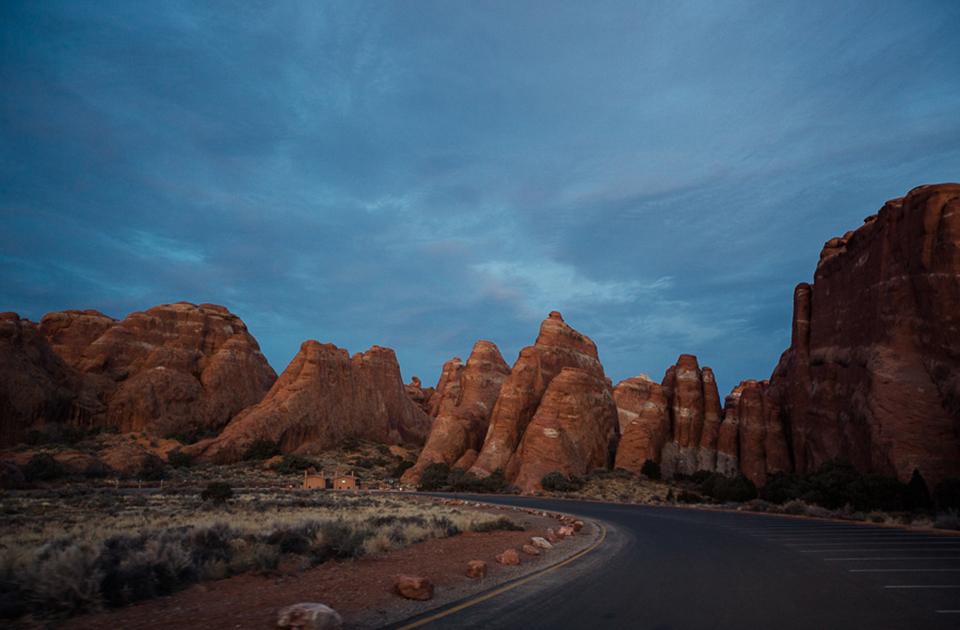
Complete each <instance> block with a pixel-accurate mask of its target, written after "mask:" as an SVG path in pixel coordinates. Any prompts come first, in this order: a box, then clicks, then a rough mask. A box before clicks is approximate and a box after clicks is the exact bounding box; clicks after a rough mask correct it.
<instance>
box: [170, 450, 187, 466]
mask: <svg viewBox="0 0 960 630" xmlns="http://www.w3.org/2000/svg"><path fill="white" fill-rule="evenodd" d="M167 463H168V464H170V465H171V466H173V467H174V468H189V467H190V465H191V464H193V458H192V457H190V456H189V455H187V454H186V453H184V452H183V451H181V450H179V449H177V450H171V451H170V452H168V453H167Z"/></svg>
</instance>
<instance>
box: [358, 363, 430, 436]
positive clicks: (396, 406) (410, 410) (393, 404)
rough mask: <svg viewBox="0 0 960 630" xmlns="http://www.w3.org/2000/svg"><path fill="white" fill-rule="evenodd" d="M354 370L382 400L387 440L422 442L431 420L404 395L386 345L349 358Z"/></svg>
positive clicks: (400, 378)
mask: <svg viewBox="0 0 960 630" xmlns="http://www.w3.org/2000/svg"><path fill="white" fill-rule="evenodd" d="M351 362H352V363H353V366H354V369H356V371H357V374H358V375H359V376H360V378H362V379H363V380H366V381H367V382H368V383H370V385H372V386H373V389H374V390H375V391H376V392H377V394H378V395H379V397H380V400H381V401H382V402H383V405H384V407H385V411H386V414H387V424H388V426H389V441H390V442H393V443H400V442H403V443H405V444H423V443H424V441H425V440H426V439H427V434H428V433H429V432H430V425H431V423H432V419H431V418H430V417H429V416H428V415H427V414H426V413H423V410H422V409H420V408H419V407H417V405H416V404H414V402H413V401H412V400H410V397H409V396H407V392H406V389H405V388H404V385H403V379H402V377H401V376H400V364H399V363H398V362H397V355H396V354H395V353H394V352H393V350H391V349H390V348H381V347H380V346H373V347H372V348H370V349H369V350H367V351H366V352H363V353H360V352H358V353H356V354H355V355H353V357H352V358H351Z"/></svg>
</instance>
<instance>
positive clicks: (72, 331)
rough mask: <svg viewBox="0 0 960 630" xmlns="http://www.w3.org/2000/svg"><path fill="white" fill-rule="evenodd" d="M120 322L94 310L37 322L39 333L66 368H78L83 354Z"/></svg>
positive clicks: (58, 314)
mask: <svg viewBox="0 0 960 630" xmlns="http://www.w3.org/2000/svg"><path fill="white" fill-rule="evenodd" d="M119 323H120V320H117V319H114V318H112V317H107V316H106V315H104V314H103V313H101V312H99V311H94V310H86V311H75V310H70V311H62V312H53V313H47V314H46V315H44V316H43V319H41V320H40V332H42V333H43V336H44V337H46V338H47V341H49V342H50V346H51V347H52V348H53V350H54V352H56V353H57V354H58V355H60V357H61V358H62V359H63V360H64V361H66V362H67V364H68V365H73V366H77V365H79V364H80V362H81V361H82V360H83V353H84V352H86V350H87V348H88V347H90V344H92V343H93V342H94V341H96V340H97V339H99V338H100V337H101V336H103V333H105V332H107V331H108V330H110V329H111V328H113V327H114V326H116V325H117V324H119Z"/></svg>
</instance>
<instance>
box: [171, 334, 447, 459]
mask: <svg viewBox="0 0 960 630" xmlns="http://www.w3.org/2000/svg"><path fill="white" fill-rule="evenodd" d="M430 421H431V419H430V417H429V416H427V414H426V413H424V411H423V410H422V409H420V407H418V406H417V405H416V404H415V403H414V402H413V401H412V400H410V398H409V397H408V396H407V395H406V391H405V389H404V384H403V381H402V380H401V376H400V368H399V366H398V365H397V359H396V356H395V355H394V353H393V351H392V350H390V349H389V348H380V347H378V346H374V347H373V348H371V349H370V350H368V351H367V352H364V353H359V352H358V353H357V354H355V355H354V356H353V357H352V358H351V357H350V355H349V354H348V352H347V351H346V350H344V349H342V348H338V347H336V346H335V345H333V344H321V343H319V342H317V341H312V340H311V341H305V342H303V344H302V345H301V346H300V352H298V353H297V356H295V357H294V358H293V360H292V361H291V362H290V365H288V366H287V369H285V370H284V371H283V373H282V374H281V375H280V378H278V379H277V382H276V383H275V384H274V386H273V388H272V389H271V390H270V392H269V393H268V394H267V395H266V397H265V398H264V399H263V400H262V401H261V402H260V403H259V404H257V405H254V406H253V407H250V408H248V409H245V410H244V411H243V412H242V413H240V414H238V415H237V416H236V417H235V418H234V419H233V420H232V421H231V422H230V424H229V425H227V427H226V429H224V431H223V433H221V434H220V435H219V436H218V437H217V438H215V439H213V440H206V441H202V442H198V443H197V444H193V445H191V446H188V447H185V448H184V449H183V450H184V452H186V453H187V454H189V455H193V456H199V457H201V458H202V459H206V460H209V461H212V462H214V463H220V464H224V463H233V462H236V461H238V460H240V459H241V458H242V457H243V454H244V452H245V451H246V449H247V448H248V447H249V446H250V445H251V444H252V443H253V442H254V441H255V440H258V439H269V440H274V441H275V442H277V443H278V444H279V445H280V449H281V450H282V451H283V452H284V453H294V452H296V453H297V454H301V455H312V454H316V453H319V452H320V451H323V450H326V449H329V448H332V447H333V446H335V445H336V444H337V443H338V442H340V441H341V440H342V439H344V438H346V437H356V438H360V439H364V440H370V441H373V442H390V441H392V442H399V441H401V440H411V441H413V442H418V441H419V443H421V444H422V443H423V439H424V438H425V436H426V433H427V432H428V430H429V426H430Z"/></svg>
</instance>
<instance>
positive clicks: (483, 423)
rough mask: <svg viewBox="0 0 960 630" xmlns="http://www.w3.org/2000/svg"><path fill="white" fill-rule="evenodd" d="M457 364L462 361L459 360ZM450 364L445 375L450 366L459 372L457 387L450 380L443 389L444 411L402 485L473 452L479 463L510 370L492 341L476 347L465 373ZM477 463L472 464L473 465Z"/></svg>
mask: <svg viewBox="0 0 960 630" xmlns="http://www.w3.org/2000/svg"><path fill="white" fill-rule="evenodd" d="M455 361H457V362H459V359H455ZM451 363H452V362H450V361H448V362H447V366H444V374H447V373H448V366H449V373H453V372H454V371H458V372H459V379H458V380H459V383H458V385H457V387H454V386H453V385H452V383H453V382H454V381H453V380H452V378H451V379H450V380H448V385H447V386H446V387H444V398H445V400H444V402H441V404H440V405H438V407H439V408H440V409H442V411H441V412H440V415H439V416H437V419H436V420H435V421H434V423H433V427H432V428H431V429H430V436H429V437H428V438H427V443H426V445H425V446H424V447H423V451H421V453H420V457H419V459H417V463H416V465H415V466H413V468H410V469H408V470H407V471H406V472H405V473H404V474H403V477H402V478H401V481H402V482H403V483H407V484H410V483H416V482H417V481H419V480H420V476H421V475H422V474H423V471H424V470H426V468H427V466H429V465H430V464H433V463H437V462H442V463H444V464H447V465H448V466H453V465H455V464H457V463H459V461H458V460H460V458H462V457H463V456H464V455H465V454H466V453H467V452H468V451H471V450H472V451H474V456H473V460H474V461H476V452H477V451H478V450H479V449H480V447H481V446H483V438H484V436H485V435H486V434H487V427H488V426H489V425H490V415H491V414H492V413H493V408H494V405H496V402H497V397H498V396H499V395H500V387H501V386H502V385H503V382H504V380H506V378H507V376H508V375H509V374H510V367H509V366H508V365H507V363H506V361H504V360H503V357H502V356H501V355H500V350H499V349H498V348H497V346H496V345H494V344H493V343H491V342H489V341H478V342H477V343H476V344H474V346H473V351H472V352H471V353H470V358H469V359H467V364H466V367H465V368H463V369H462V370H460V369H459V368H458V367H456V364H453V365H451ZM460 365H462V364H460ZM442 380H443V378H442V377H441V381H442ZM453 391H456V393H457V394H458V395H457V397H456V400H453V399H452V395H451V394H452V393H453ZM474 461H471V462H470V466H472V465H473V463H474ZM465 463H466V462H463V464H465ZM463 464H461V465H463ZM470 466H466V467H467V468H469V467H470Z"/></svg>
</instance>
